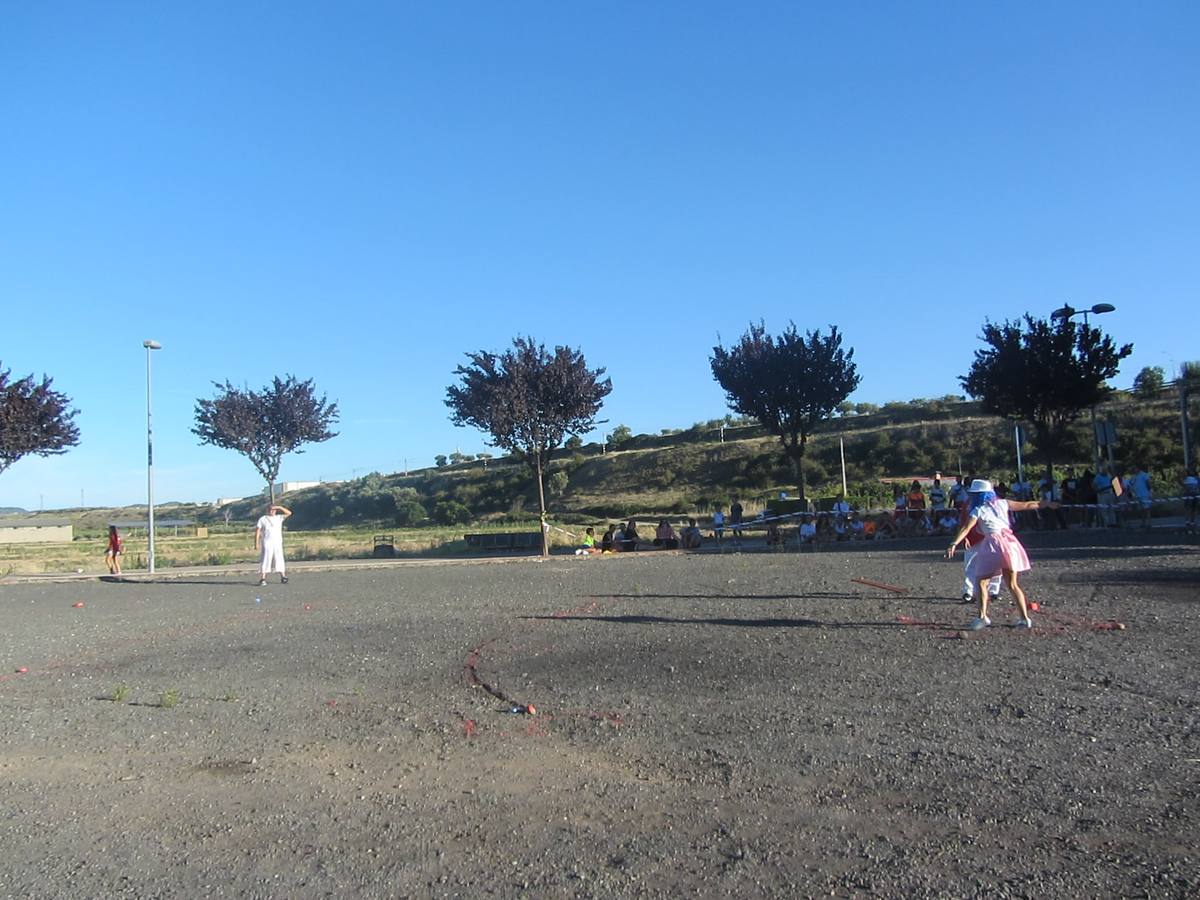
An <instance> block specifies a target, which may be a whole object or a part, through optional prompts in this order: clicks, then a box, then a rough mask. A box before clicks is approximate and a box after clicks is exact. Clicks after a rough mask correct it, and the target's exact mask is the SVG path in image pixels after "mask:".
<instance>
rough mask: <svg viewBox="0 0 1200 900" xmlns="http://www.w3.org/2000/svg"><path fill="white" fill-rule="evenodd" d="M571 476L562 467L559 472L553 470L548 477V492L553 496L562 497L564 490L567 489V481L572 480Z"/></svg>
mask: <svg viewBox="0 0 1200 900" xmlns="http://www.w3.org/2000/svg"><path fill="white" fill-rule="evenodd" d="M570 478H571V476H570V475H568V474H567V473H566V472H564V471H562V469H559V470H558V471H557V472H551V473H550V476H549V477H548V478H547V479H546V492H547V493H548V494H550V496H551V497H561V496H562V494H563V491H565V490H566V489H567V482H568V481H570Z"/></svg>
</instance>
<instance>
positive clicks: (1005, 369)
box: [959, 313, 1133, 471]
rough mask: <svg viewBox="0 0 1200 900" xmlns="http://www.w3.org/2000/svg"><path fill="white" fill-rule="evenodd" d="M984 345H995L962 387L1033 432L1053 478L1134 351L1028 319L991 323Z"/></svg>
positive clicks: (1077, 328)
mask: <svg viewBox="0 0 1200 900" xmlns="http://www.w3.org/2000/svg"><path fill="white" fill-rule="evenodd" d="M981 339H982V340H983V342H984V343H985V344H986V345H987V346H986V347H985V348H984V349H982V350H976V351H975V361H974V362H973V363H972V364H971V370H970V371H969V372H968V373H967V374H966V375H964V376H962V377H961V378H960V379H959V381H960V382H961V383H962V386H963V387H964V388H965V389H966V391H967V393H968V394H970V395H971V396H972V397H975V398H977V399H978V400H980V401H981V402H982V406H983V410H984V412H989V413H992V414H994V415H998V416H1002V417H1004V418H1006V419H1010V420H1012V421H1014V422H1029V423H1030V424H1032V425H1033V430H1034V437H1035V443H1036V445H1037V448H1038V450H1039V451H1040V452H1041V454H1042V456H1043V457H1044V460H1045V463H1046V469H1047V471H1050V470H1051V469H1052V468H1053V463H1054V458H1055V456H1056V454H1057V453H1058V451H1059V449H1060V448H1061V447H1062V445H1063V444H1064V442H1065V441H1066V439H1067V436H1068V430H1069V426H1070V425H1071V423H1072V422H1073V421H1074V420H1075V419H1077V418H1078V417H1079V415H1080V414H1081V413H1082V412H1083V411H1084V410H1086V409H1088V408H1090V407H1092V406H1094V405H1096V404H1097V403H1099V402H1101V401H1102V400H1104V399H1105V398H1106V397H1107V396H1108V395H1109V394H1110V393H1112V389H1111V388H1110V387H1109V386H1108V384H1107V382H1108V379H1110V378H1112V377H1113V376H1114V375H1116V374H1117V371H1118V369H1119V368H1120V363H1121V360H1123V359H1125V357H1127V356H1129V354H1131V353H1132V352H1133V345H1132V344H1125V345H1124V346H1123V347H1120V348H1118V347H1117V346H1116V345H1115V344H1113V341H1112V338H1110V337H1107V336H1106V335H1104V334H1103V333H1102V332H1101V331H1100V329H1099V328H1093V327H1091V326H1090V325H1082V324H1079V325H1077V324H1076V323H1074V322H1071V321H1069V320H1067V319H1060V320H1057V321H1056V322H1051V321H1048V320H1046V319H1035V318H1033V317H1032V316H1030V315H1029V314H1028V313H1026V314H1025V319H1024V327H1022V324H1021V322H1020V321H1017V322H1005V323H1004V324H1003V325H995V324H993V323H991V322H987V323H985V324H984V326H983V333H982V335H981Z"/></svg>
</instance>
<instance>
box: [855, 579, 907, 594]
mask: <svg viewBox="0 0 1200 900" xmlns="http://www.w3.org/2000/svg"><path fill="white" fill-rule="evenodd" d="M850 580H851V581H854V582H857V583H858V584H869V585H870V586H871V587H877V588H883V589H884V590H885V591H891V592H892V593H895V594H907V593H908V588H902V587H896V585H894V584H884V583H883V582H882V581H868V580H867V579H866V578H851V579H850Z"/></svg>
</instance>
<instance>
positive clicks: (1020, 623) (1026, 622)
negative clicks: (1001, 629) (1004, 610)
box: [1013, 616, 1033, 628]
mask: <svg viewBox="0 0 1200 900" xmlns="http://www.w3.org/2000/svg"><path fill="white" fill-rule="evenodd" d="M1032 627H1033V620H1032V619H1029V618H1024V619H1022V618H1020V617H1019V616H1018V617H1017V619H1016V620H1014V621H1013V628H1032Z"/></svg>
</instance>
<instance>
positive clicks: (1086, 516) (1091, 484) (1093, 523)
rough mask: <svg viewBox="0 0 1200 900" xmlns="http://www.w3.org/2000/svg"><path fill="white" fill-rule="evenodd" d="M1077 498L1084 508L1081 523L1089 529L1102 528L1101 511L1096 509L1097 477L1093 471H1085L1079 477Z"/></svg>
mask: <svg viewBox="0 0 1200 900" xmlns="http://www.w3.org/2000/svg"><path fill="white" fill-rule="evenodd" d="M1075 496H1076V497H1077V502H1078V503H1079V504H1080V505H1081V506H1082V507H1083V509H1081V510H1080V512H1081V513H1082V515H1081V516H1080V521H1082V522H1083V524H1084V526H1085V527H1087V528H1098V527H1100V511H1099V510H1098V509H1097V508H1096V475H1095V473H1093V472H1092V470H1091V469H1084V470H1083V473H1082V474H1081V475H1080V476H1079V488H1078V489H1077V491H1076V494H1075Z"/></svg>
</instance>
